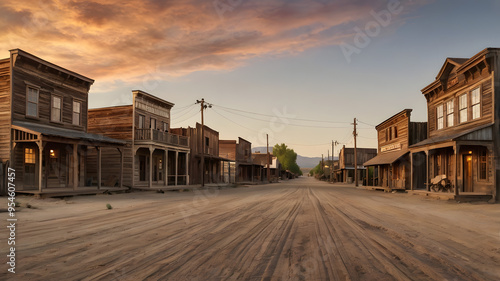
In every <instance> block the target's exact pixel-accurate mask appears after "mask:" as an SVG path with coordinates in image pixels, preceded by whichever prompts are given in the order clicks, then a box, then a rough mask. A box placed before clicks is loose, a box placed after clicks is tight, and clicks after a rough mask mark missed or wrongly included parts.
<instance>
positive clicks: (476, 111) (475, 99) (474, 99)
mask: <svg viewBox="0 0 500 281" xmlns="http://www.w3.org/2000/svg"><path fill="white" fill-rule="evenodd" d="M471 106H472V120H474V119H477V118H479V117H481V91H480V89H479V88H477V89H474V90H473V91H472V92H471Z"/></svg>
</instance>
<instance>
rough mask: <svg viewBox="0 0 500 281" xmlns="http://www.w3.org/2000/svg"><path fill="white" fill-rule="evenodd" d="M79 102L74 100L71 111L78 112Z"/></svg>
mask: <svg viewBox="0 0 500 281" xmlns="http://www.w3.org/2000/svg"><path fill="white" fill-rule="evenodd" d="M80 108H81V103H79V102H77V101H74V102H73V112H76V113H80Z"/></svg>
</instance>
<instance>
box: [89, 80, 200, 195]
mask: <svg viewBox="0 0 500 281" xmlns="http://www.w3.org/2000/svg"><path fill="white" fill-rule="evenodd" d="M132 97H133V102H132V104H131V105H124V106H113V107H105V108H96V109H90V110H89V131H90V132H93V133H98V134H103V135H106V136H109V137H112V138H115V139H121V140H124V141H126V146H125V148H124V167H123V168H124V171H125V175H124V184H125V185H127V186H130V187H152V186H167V185H186V184H189V173H188V165H189V151H190V149H189V137H186V136H180V135H177V134H173V133H171V131H170V124H171V119H170V110H171V109H172V107H173V106H174V104H173V103H171V102H168V101H165V100H163V99H160V98H158V97H156V96H154V95H151V94H148V93H146V92H143V91H140V90H135V91H132ZM102 153H103V154H104V156H105V157H106V159H107V162H108V163H110V165H107V166H106V168H105V171H104V173H105V174H109V175H113V174H114V173H115V172H116V168H117V166H118V164H117V163H118V161H117V158H116V157H117V155H116V154H114V151H111V150H103V152H102Z"/></svg>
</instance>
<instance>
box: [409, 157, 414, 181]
mask: <svg viewBox="0 0 500 281" xmlns="http://www.w3.org/2000/svg"><path fill="white" fill-rule="evenodd" d="M413 173H414V171H413V153H411V152H410V190H412V191H413Z"/></svg>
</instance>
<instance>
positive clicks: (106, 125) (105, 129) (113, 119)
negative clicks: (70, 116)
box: [88, 105, 134, 141]
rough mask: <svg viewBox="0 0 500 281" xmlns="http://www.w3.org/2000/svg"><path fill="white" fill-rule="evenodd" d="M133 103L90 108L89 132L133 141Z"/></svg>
mask: <svg viewBox="0 0 500 281" xmlns="http://www.w3.org/2000/svg"><path fill="white" fill-rule="evenodd" d="M133 111H134V109H133V107H132V105H124V106H115V107H105V108H95V109H89V121H88V132H89V133H93V134H101V135H105V136H107V137H110V138H114V139H120V140H128V141H132V134H133V129H132V126H133V125H132V114H133Z"/></svg>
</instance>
